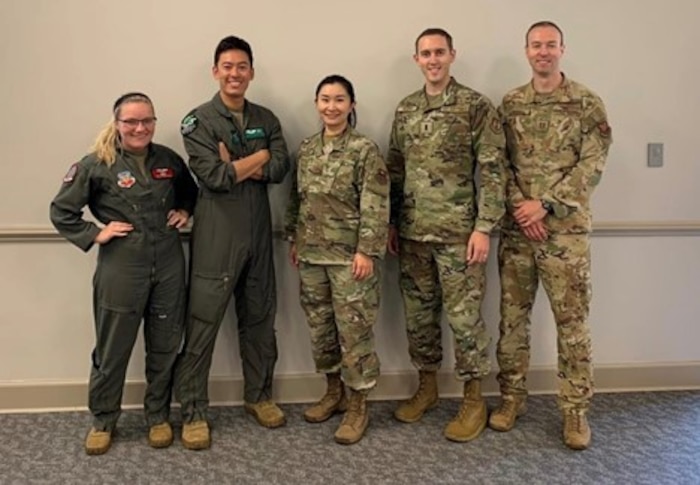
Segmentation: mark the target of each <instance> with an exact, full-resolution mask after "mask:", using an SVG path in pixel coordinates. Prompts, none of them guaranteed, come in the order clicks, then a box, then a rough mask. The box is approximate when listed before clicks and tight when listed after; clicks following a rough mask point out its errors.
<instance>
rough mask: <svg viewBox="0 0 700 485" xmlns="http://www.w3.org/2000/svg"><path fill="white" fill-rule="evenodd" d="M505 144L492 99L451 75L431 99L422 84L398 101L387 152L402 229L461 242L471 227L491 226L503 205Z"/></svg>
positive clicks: (395, 215) (394, 212)
mask: <svg viewBox="0 0 700 485" xmlns="http://www.w3.org/2000/svg"><path fill="white" fill-rule="evenodd" d="M504 147H505V138H504V135H503V127H502V124H501V122H500V119H499V118H498V114H497V111H496V109H495V108H494V107H493V105H492V104H491V102H490V101H489V100H488V99H487V98H486V97H484V96H483V95H481V94H479V93H477V92H476V91H474V90H472V89H470V88H468V87H466V86H462V85H461V84H459V83H458V82H456V81H455V80H454V79H452V80H451V81H450V84H449V85H448V86H447V88H445V91H444V92H443V94H442V99H441V100H439V102H438V103H437V104H436V105H433V104H432V103H429V101H428V99H427V97H426V94H425V91H424V90H423V89H421V90H420V91H417V92H415V93H413V94H411V95H410V96H408V97H406V98H405V99H404V100H403V101H401V102H400V103H399V105H398V107H397V109H396V113H395V117H394V123H393V127H392V131H391V139H390V143H389V154H388V157H387V166H388V168H389V173H390V175H391V222H392V224H394V225H396V226H397V227H398V229H399V235H400V236H401V237H402V238H404V239H411V240H414V241H424V242H442V243H463V242H465V241H466V240H467V239H468V237H469V235H470V234H471V233H472V231H474V230H475V229H476V230H478V231H481V232H484V233H487V234H488V233H489V232H491V230H492V229H493V228H494V226H495V225H496V224H497V223H498V222H499V221H500V219H501V217H502V216H503V213H504V210H505V209H504V207H505V206H504V198H505V173H504V161H503V153H504ZM477 170H478V179H479V184H480V185H479V190H478V191H477V188H476V173H477Z"/></svg>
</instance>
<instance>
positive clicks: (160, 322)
mask: <svg viewBox="0 0 700 485" xmlns="http://www.w3.org/2000/svg"><path fill="white" fill-rule="evenodd" d="M183 328H184V327H183V325H182V313H181V311H180V310H178V309H177V308H169V309H165V308H151V309H150V312H149V315H148V321H147V324H146V328H145V333H146V351H148V352H156V353H170V352H175V351H177V349H178V348H179V346H180V341H181V340H182V334H183Z"/></svg>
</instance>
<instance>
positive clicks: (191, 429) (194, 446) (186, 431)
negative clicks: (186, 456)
mask: <svg viewBox="0 0 700 485" xmlns="http://www.w3.org/2000/svg"><path fill="white" fill-rule="evenodd" d="M181 440H182V446H184V447H185V448H187V449H188V450H206V449H207V448H209V447H210V446H211V436H210V434H209V423H207V422H206V421H205V420H203V419H199V420H197V421H192V422H191V423H184V424H183V425H182V437H181Z"/></svg>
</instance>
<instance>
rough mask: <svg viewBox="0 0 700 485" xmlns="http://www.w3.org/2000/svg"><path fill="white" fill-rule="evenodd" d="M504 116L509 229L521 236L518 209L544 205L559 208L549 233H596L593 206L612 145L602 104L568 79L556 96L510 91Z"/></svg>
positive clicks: (549, 222)
mask: <svg viewBox="0 0 700 485" xmlns="http://www.w3.org/2000/svg"><path fill="white" fill-rule="evenodd" d="M500 112H501V116H502V118H503V121H504V123H505V132H506V139H507V146H508V157H507V158H508V162H507V166H508V170H507V171H506V175H507V177H508V179H507V181H508V183H507V197H508V205H509V211H508V213H507V214H506V215H505V217H504V218H503V228H504V229H505V230H510V231H516V232H517V231H519V229H518V227H517V224H516V223H515V220H514V219H513V217H512V207H513V204H515V203H516V202H519V201H523V200H526V199H539V200H544V201H548V202H550V203H551V204H552V206H553V208H554V214H553V215H554V217H548V218H547V219H546V221H545V224H546V226H547V230H548V231H549V232H552V233H558V234H581V233H588V232H590V231H591V210H590V207H589V201H590V197H591V194H592V192H593V189H594V188H595V187H596V185H598V183H599V182H600V178H601V175H602V173H603V167H604V165H605V159H606V157H607V155H608V149H609V147H610V144H611V143H612V131H611V129H610V125H608V120H607V115H606V112H605V106H604V105H603V102H602V101H601V99H600V98H599V97H598V96H597V95H596V94H594V93H593V92H591V91H590V90H589V89H587V88H586V87H585V86H583V85H581V84H579V83H577V82H574V81H571V80H569V79H568V78H564V82H563V83H562V85H561V86H560V87H559V88H558V89H557V90H555V91H554V92H553V93H550V94H538V93H536V92H535V90H534V89H533V87H532V84H531V83H528V84H526V85H525V86H521V87H519V88H516V89H514V90H512V91H510V92H509V93H508V94H506V95H505V97H504V98H503V103H502V105H501V108H500Z"/></svg>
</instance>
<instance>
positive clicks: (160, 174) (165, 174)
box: [151, 167, 175, 180]
mask: <svg viewBox="0 0 700 485" xmlns="http://www.w3.org/2000/svg"><path fill="white" fill-rule="evenodd" d="M174 176H175V171H174V170H173V169H172V168H170V167H160V168H154V169H153V170H151V177H153V178H154V179H156V180H161V179H171V178H173V177H174Z"/></svg>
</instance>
